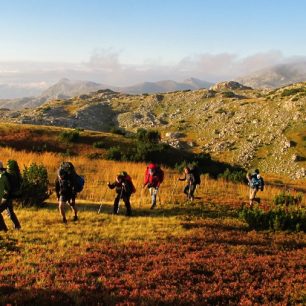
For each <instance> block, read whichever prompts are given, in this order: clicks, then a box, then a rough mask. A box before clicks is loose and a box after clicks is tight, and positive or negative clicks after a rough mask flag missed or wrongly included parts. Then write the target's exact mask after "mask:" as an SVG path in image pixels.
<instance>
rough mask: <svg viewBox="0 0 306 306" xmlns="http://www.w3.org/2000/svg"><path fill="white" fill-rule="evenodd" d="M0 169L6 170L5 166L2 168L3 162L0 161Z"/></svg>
mask: <svg viewBox="0 0 306 306" xmlns="http://www.w3.org/2000/svg"><path fill="white" fill-rule="evenodd" d="M0 170H6V168H3V163H2V161H0Z"/></svg>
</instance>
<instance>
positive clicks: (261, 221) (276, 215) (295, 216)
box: [239, 207, 306, 232]
mask: <svg viewBox="0 0 306 306" xmlns="http://www.w3.org/2000/svg"><path fill="white" fill-rule="evenodd" d="M239 215H240V218H241V219H243V220H244V221H245V222H246V223H247V224H248V225H249V228H250V229H255V230H275V231H280V230H281V231H283V230H289V231H304V232H306V211H305V209H302V208H301V209H295V210H288V209H284V208H283V207H277V208H275V209H271V210H270V211H264V210H262V209H260V208H259V207H255V208H252V209H250V208H246V207H244V208H243V209H242V210H241V212H240V214H239Z"/></svg>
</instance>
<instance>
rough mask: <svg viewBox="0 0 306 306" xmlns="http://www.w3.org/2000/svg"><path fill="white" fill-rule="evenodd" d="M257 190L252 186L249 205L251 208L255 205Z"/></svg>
mask: <svg viewBox="0 0 306 306" xmlns="http://www.w3.org/2000/svg"><path fill="white" fill-rule="evenodd" d="M256 192H257V190H256V189H254V188H250V206H249V207H250V208H252V207H253V201H254V199H255V196H256Z"/></svg>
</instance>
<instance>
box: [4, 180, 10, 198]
mask: <svg viewBox="0 0 306 306" xmlns="http://www.w3.org/2000/svg"><path fill="white" fill-rule="evenodd" d="M2 179H3V189H4V190H3V196H2V197H6V196H8V195H9V194H10V192H11V186H10V183H9V181H8V178H7V176H6V175H2Z"/></svg>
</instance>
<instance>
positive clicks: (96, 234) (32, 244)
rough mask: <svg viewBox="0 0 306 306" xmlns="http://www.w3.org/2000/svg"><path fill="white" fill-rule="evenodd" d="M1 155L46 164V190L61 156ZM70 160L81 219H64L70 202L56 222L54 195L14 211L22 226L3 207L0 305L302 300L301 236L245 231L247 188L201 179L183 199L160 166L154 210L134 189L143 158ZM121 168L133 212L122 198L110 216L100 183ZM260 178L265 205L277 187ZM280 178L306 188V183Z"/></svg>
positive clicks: (109, 196)
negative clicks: (81, 183) (78, 186)
mask: <svg viewBox="0 0 306 306" xmlns="http://www.w3.org/2000/svg"><path fill="white" fill-rule="evenodd" d="M20 131H22V129H21V130H20ZM51 131H52V129H51ZM88 137H90V136H88ZM93 138H94V137H93ZM103 141H104V138H103ZM0 155H1V160H2V161H3V162H4V163H6V161H7V160H8V159H16V160H17V161H18V163H19V165H20V167H21V169H22V168H23V167H24V166H29V165H30V164H31V163H32V162H36V163H38V164H43V165H45V166H46V168H47V170H48V173H49V179H50V188H53V184H52V182H53V181H54V179H55V176H56V171H57V167H58V165H59V163H60V162H61V161H62V160H63V159H64V157H63V156H62V155H60V154H56V153H50V152H43V153H35V152H27V151H23V150H14V149H12V148H7V147H6V148H0ZM69 160H70V161H72V162H73V164H74V165H75V167H76V170H77V172H78V173H79V174H81V175H84V176H85V180H86V182H85V188H84V190H83V191H82V193H81V194H80V195H79V197H78V199H77V207H78V209H79V218H80V219H79V221H78V222H73V221H71V219H72V212H71V211H69V209H68V208H67V217H68V224H67V225H64V224H62V223H61V217H60V215H59V212H58V210H57V205H56V201H55V200H56V199H55V195H54V194H53V195H52V196H51V198H50V199H49V202H48V203H47V204H46V205H45V206H44V207H43V208H41V209H34V208H32V209H22V208H17V209H16V214H17V216H18V218H19V219H20V223H21V226H22V229H21V230H20V231H14V230H13V229H12V224H11V222H10V220H8V217H7V216H6V214H5V213H4V214H3V215H4V218H5V221H6V223H7V225H8V226H9V232H8V233H3V232H0V258H1V265H0V304H1V305H6V304H11V305H59V304H60V305H84V304H86V305H99V304H100V305H118V304H121V305H128V304H129V305H169V304H171V305H173V304H178V305H199V304H204V305H205V304H206V305H229V304H241V305H254V304H293V305H295V304H303V303H304V302H305V281H306V276H305V271H304V265H305V246H306V236H305V234H304V233H300V232H291V233H289V232H269V231H262V232H255V231H250V230H249V229H248V226H247V224H246V223H244V222H243V221H241V220H240V219H239V210H240V208H241V206H242V205H243V204H246V203H247V197H248V187H247V186H246V185H243V184H237V185H234V184H232V183H230V182H226V181H224V180H221V179H219V180H212V179H210V178H209V177H207V176H202V178H201V181H202V182H201V185H200V187H199V188H198V189H197V191H196V196H197V198H196V200H195V202H194V203H187V202H186V201H185V195H184V194H183V193H182V190H183V188H184V186H185V182H179V181H178V180H177V178H178V177H179V176H180V174H179V173H178V172H176V171H174V170H171V169H167V168H164V170H165V181H164V182H163V183H162V185H161V188H160V194H159V195H160V197H159V198H158V208H157V209H156V210H150V197H149V194H148V191H147V189H142V188H141V186H142V184H143V176H144V171H145V167H146V165H145V164H143V163H139V164H136V163H127V162H124V163H123V162H122V163H118V162H113V161H105V160H92V161H91V160H89V159H87V158H86V157H84V156H75V157H73V158H69ZM122 170H126V171H128V173H129V174H130V175H131V177H132V178H133V182H134V184H135V186H136V189H137V192H136V193H135V194H134V195H133V196H132V198H131V203H132V208H133V216H132V217H126V216H125V215H124V214H125V207H124V205H122V204H121V206H120V215H119V216H114V215H112V214H111V211H112V201H113V199H114V196H115V194H114V190H110V189H108V188H107V186H106V183H107V182H108V181H113V180H114V179H115V177H116V174H117V173H118V172H120V171H122ZM263 177H264V178H265V179H266V181H267V183H268V184H267V186H266V188H265V191H264V192H260V193H259V195H260V197H261V199H262V204H261V205H262V206H263V207H267V206H269V205H271V203H272V201H273V198H274V197H275V195H277V194H279V193H280V191H281V190H282V188H283V187H279V186H278V185H277V184H274V185H273V183H275V181H276V180H277V179H278V178H277V177H275V176H268V175H266V174H263ZM269 183H270V184H269ZM282 183H284V184H287V186H293V187H294V188H296V187H299V188H301V189H303V188H305V184H304V182H303V181H301V182H299V183H298V184H296V185H293V182H292V181H290V180H288V181H287V179H286V180H285V179H283V180H282ZM275 185H276V186H275ZM303 190H304V189H303ZM292 194H294V195H295V194H297V191H292ZM101 203H102V212H101V213H100V214H98V209H99V206H100V204H101ZM302 205H304V206H305V205H306V202H305V198H304V199H303V202H302Z"/></svg>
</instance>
